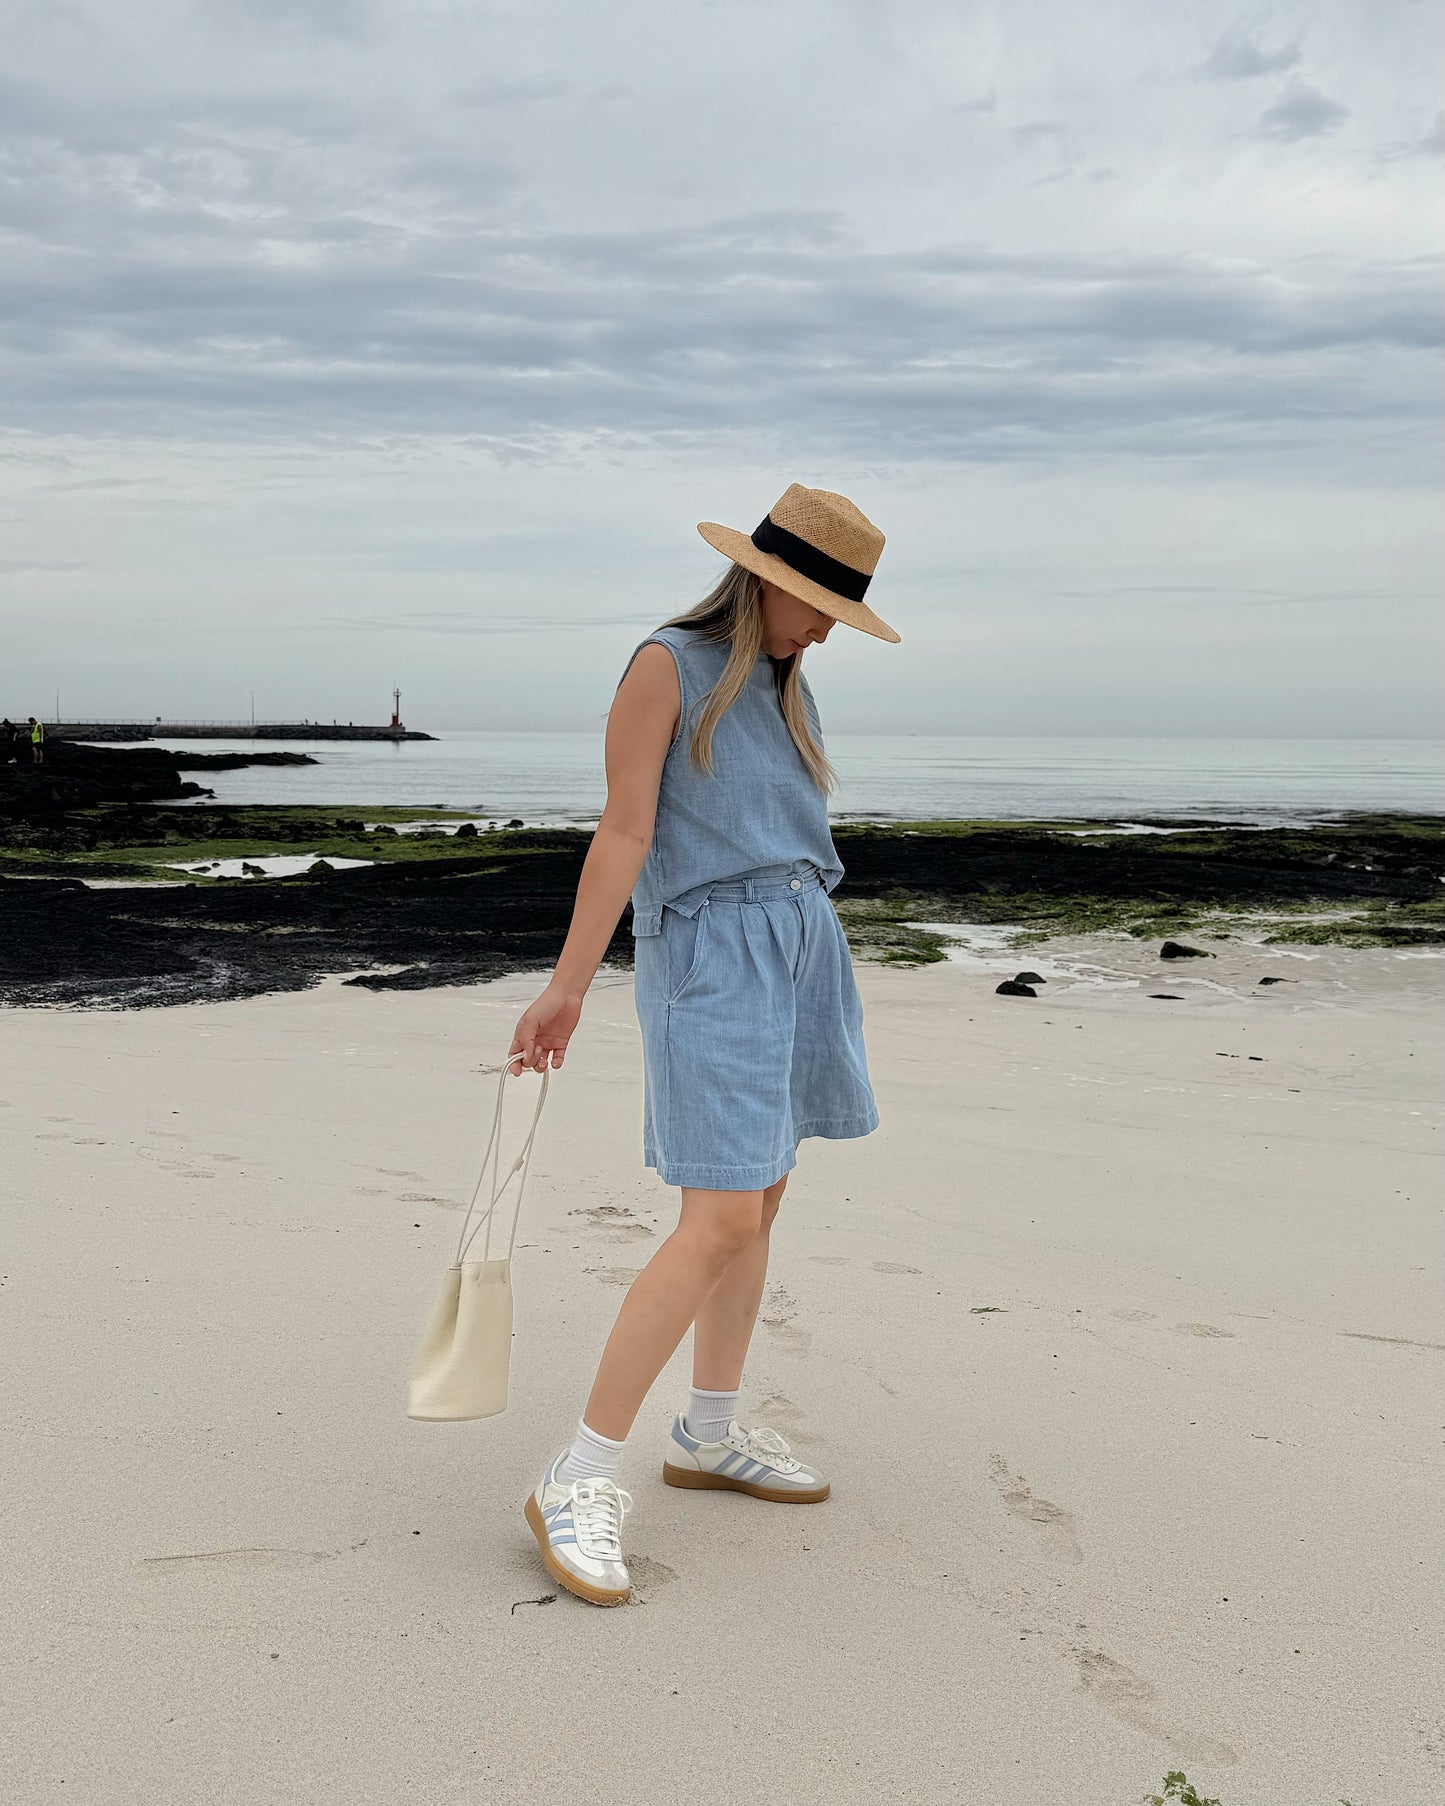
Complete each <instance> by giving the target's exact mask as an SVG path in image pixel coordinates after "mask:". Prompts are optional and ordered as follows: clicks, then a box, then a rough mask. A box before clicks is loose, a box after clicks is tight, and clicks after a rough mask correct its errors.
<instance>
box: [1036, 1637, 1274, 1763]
mask: <svg viewBox="0 0 1445 1806" xmlns="http://www.w3.org/2000/svg"><path fill="white" fill-rule="evenodd" d="M1067 1653H1068V1654H1069V1656H1070V1657H1071V1658H1072V1659H1073V1661H1074V1662H1076V1663H1077V1664H1078V1669H1079V1682H1080V1685H1081V1687H1082V1689H1083V1691H1084V1692H1085V1693H1087V1694H1088V1696H1089V1698H1090V1699H1094V1700H1097V1701H1098V1703H1099V1704H1100V1705H1101V1706H1102V1707H1103V1708H1104V1710H1105V1711H1106V1712H1111V1713H1112V1714H1113V1715H1114V1717H1115V1718H1118V1719H1121V1720H1122V1721H1123V1723H1125V1724H1127V1725H1132V1726H1133V1728H1134V1729H1135V1730H1136V1731H1143V1732H1144V1733H1145V1735H1146V1736H1149V1737H1157V1738H1158V1739H1159V1741H1160V1742H1161V1743H1162V1744H1164V1745H1165V1747H1166V1748H1167V1749H1170V1750H1172V1751H1173V1752H1174V1754H1175V1755H1176V1756H1178V1757H1179V1758H1180V1759H1181V1761H1184V1762H1191V1763H1192V1762H1217V1763H1219V1764H1220V1765H1221V1766H1223V1765H1225V1764H1227V1763H1232V1762H1238V1760H1239V1757H1238V1755H1237V1754H1236V1753H1235V1751H1234V1750H1233V1749H1232V1748H1231V1747H1230V1745H1229V1744H1227V1743H1223V1742H1221V1741H1220V1740H1219V1738H1217V1737H1210V1736H1207V1735H1205V1734H1204V1733H1203V1732H1200V1731H1196V1730H1194V1729H1192V1728H1191V1727H1189V1726H1188V1725H1181V1724H1177V1723H1175V1721H1174V1714H1173V1713H1172V1712H1170V1710H1169V1709H1168V1706H1167V1705H1166V1703H1165V1702H1164V1701H1163V1700H1161V1699H1160V1697H1159V1695H1158V1692H1157V1691H1156V1690H1155V1689H1154V1688H1153V1687H1152V1686H1151V1685H1150V1684H1149V1682H1148V1681H1146V1680H1144V1679H1143V1678H1142V1676H1140V1675H1137V1674H1135V1672H1134V1670H1133V1669H1132V1668H1126V1667H1125V1666H1124V1664H1123V1663H1122V1662H1116V1661H1115V1660H1114V1658H1113V1657H1112V1656H1107V1655H1105V1654H1104V1653H1103V1651H1102V1650H1098V1649H1070V1650H1069V1651H1068V1652H1067Z"/></svg>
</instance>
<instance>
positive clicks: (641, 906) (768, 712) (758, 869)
mask: <svg viewBox="0 0 1445 1806" xmlns="http://www.w3.org/2000/svg"><path fill="white" fill-rule="evenodd" d="M654 642H656V643H658V644H660V645H663V646H666V647H667V649H668V651H669V652H671V654H672V656H673V661H674V663H675V664H676V665H677V681H678V684H679V686H680V688H681V691H682V711H681V716H680V718H679V722H678V730H677V735H676V738H675V739H674V740H673V742H672V745H671V746H670V747H669V748H668V753H667V758H666V759H665V761H664V762H663V767H662V783H661V787H660V788H659V791H658V797H657V821H656V825H655V827H654V829H653V834H652V844H651V846H650V847H649V848H648V849H647V858H646V860H645V862H644V863H643V867H642V871H641V873H640V874H639V876H638V880H637V883H636V885H635V887H634V889H633V892H632V932H633V934H634V935H644V934H660V933H661V932H662V912H663V909H664V907H666V908H668V909H675V910H677V911H679V912H680V913H681V914H682V915H685V916H692V915H696V914H697V911H698V910H699V908H700V907H701V906H702V904H703V903H704V902H705V901H706V900H707V895H708V892H709V891H710V890H711V888H712V886H713V885H714V884H719V883H723V882H724V881H726V880H727V879H729V878H737V877H739V876H741V875H743V874H747V875H749V876H758V877H763V876H767V877H783V878H786V877H787V876H788V875H789V874H790V873H791V872H792V871H794V870H795V869H801V867H802V866H803V865H804V864H811V865H813V866H815V867H816V868H817V870H818V874H819V876H820V877H821V879H822V881H823V885H824V887H825V889H827V890H829V891H831V890H833V889H835V888H836V886H837V884H838V882H839V880H840V879H841V878H842V876H843V867H842V865H841V863H840V862H839V859H838V850H837V848H836V847H835V846H834V845H833V836H832V834H831V833H830V832H829V829H828V805H827V799H826V797H825V796H824V794H823V792H822V791H821V790H820V789H819V788H818V786H817V785H816V784H815V783H814V782H813V777H812V774H811V772H809V770H808V768H807V766H806V765H805V764H804V763H803V759H802V755H801V754H800V753H799V751H798V749H797V746H796V745H795V744H794V742H793V736H792V735H791V734H790V733H789V732H788V724H787V722H786V721H784V719H783V711H782V709H781V707H780V706H779V703H778V693H777V690H776V688H775V687H774V684H773V661H772V660H771V659H770V658H769V657H768V655H767V654H766V653H759V655H758V662H757V664H756V665H754V667H753V670H752V673H751V675H750V676H749V678H748V681H747V684H746V685H745V687H744V688H743V690H742V693H741V694H740V695H739V697H738V699H737V701H736V702H735V703H734V704H733V706H732V707H731V708H730V709H729V710H728V711H727V713H726V714H725V715H723V716H722V718H721V719H720V720H719V721H718V723H717V726H716V727H715V729H714V730H713V737H712V767H713V775H712V776H711V777H709V776H708V775H707V774H706V773H705V772H702V771H698V770H696V769H695V768H694V767H693V766H692V764H691V763H690V761H689V758H688V754H689V750H690V748H691V745H692V728H693V725H694V723H695V721H696V719H697V717H698V716H699V715H700V714H701V713H702V706H703V703H704V700H705V698H706V696H707V693H708V691H709V690H710V689H711V688H712V686H713V685H714V683H716V682H717V680H718V678H719V677H720V676H721V675H722V670H723V667H724V666H725V665H726V664H727V661H728V654H729V652H730V650H731V648H730V645H729V643H728V642H727V641H725V640H722V641H719V640H709V639H706V638H704V637H703V636H702V635H701V634H699V633H697V632H695V631H693V630H692V629H691V628H687V627H660V628H659V629H658V630H657V632H656V633H653V634H649V635H648V637H647V638H646V639H645V640H643V641H642V642H641V644H640V645H639V646H638V647H637V648H636V649H635V650H634V651H633V654H632V658H630V659H629V660H628V661H627V669H628V670H631V668H632V659H635V658H636V657H637V654H638V653H639V652H640V651H641V650H642V647H643V646H650V645H652V644H653V643H654ZM626 675H627V672H626V671H624V672H623V676H624V677H625V676H626ZM618 681H619V682H620V681H621V680H620V679H619V680H618ZM802 690H803V701H804V705H805V707H806V709H807V714H808V721H809V725H810V726H811V727H812V730H813V738H814V739H815V740H816V741H817V742H818V744H819V745H820V746H821V745H822V744H823V736H822V732H821V729H820V727H819V722H818V709H817V704H816V703H815V702H814V701H813V692H812V691H811V689H809V687H808V680H807V678H806V677H805V678H804V679H803V680H802Z"/></svg>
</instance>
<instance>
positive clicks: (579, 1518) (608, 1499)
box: [572, 1480, 632, 1561]
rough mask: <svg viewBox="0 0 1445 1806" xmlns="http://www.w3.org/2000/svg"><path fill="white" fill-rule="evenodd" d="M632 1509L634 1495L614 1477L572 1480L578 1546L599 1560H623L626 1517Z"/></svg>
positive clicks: (574, 1522) (573, 1517) (584, 1552)
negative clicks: (626, 1490) (623, 1534)
mask: <svg viewBox="0 0 1445 1806" xmlns="http://www.w3.org/2000/svg"><path fill="white" fill-rule="evenodd" d="M631 1509H632V1494H631V1493H630V1492H624V1491H623V1490H622V1488H621V1487H620V1486H618V1485H617V1483H616V1482H615V1481H613V1480H574V1481H573V1482H572V1522H573V1524H574V1525H575V1526H576V1528H577V1546H578V1548H579V1549H581V1551H582V1553H583V1554H584V1555H590V1556H592V1557H593V1559H594V1560H596V1561H621V1560H622V1520H623V1518H624V1517H626V1515H627V1513H628V1512H629V1511H631Z"/></svg>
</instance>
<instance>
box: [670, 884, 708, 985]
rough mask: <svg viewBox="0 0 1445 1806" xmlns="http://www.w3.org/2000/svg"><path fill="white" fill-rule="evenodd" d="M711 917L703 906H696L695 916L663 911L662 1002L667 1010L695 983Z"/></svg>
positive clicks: (671, 910) (705, 905) (700, 966)
mask: <svg viewBox="0 0 1445 1806" xmlns="http://www.w3.org/2000/svg"><path fill="white" fill-rule="evenodd" d="M711 913H712V912H711V910H710V909H709V907H708V905H707V904H706V903H703V904H700V905H699V906H698V910H697V914H696V915H691V916H685V915H680V914H679V913H678V911H677V910H675V909H667V908H664V910H663V915H662V920H663V935H664V937H665V942H666V946H667V964H666V971H667V995H666V997H665V998H664V1000H663V1001H664V1002H665V1003H667V1004H668V1006H669V1007H671V1005H673V1004H674V1003H677V1002H679V1001H680V1000H681V999H682V998H683V997H684V996H686V994H687V992H688V991H690V990H691V989H692V987H693V985H694V984H695V983H696V982H697V975H698V973H699V972H700V971H701V970H702V962H703V955H704V952H705V950H706V946H707V922H708V917H709V915H710V914H711Z"/></svg>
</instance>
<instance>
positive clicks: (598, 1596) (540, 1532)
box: [523, 1492, 632, 1605]
mask: <svg viewBox="0 0 1445 1806" xmlns="http://www.w3.org/2000/svg"><path fill="white" fill-rule="evenodd" d="M523 1509H524V1511H525V1512H526V1515H527V1522H528V1523H529V1524H530V1525H531V1527H532V1535H533V1536H535V1537H536V1539H537V1547H538V1548H539V1549H540V1550H541V1551H542V1561H543V1563H544V1565H545V1566H546V1569H547V1572H548V1573H549V1574H550V1575H551V1576H552V1578H553V1580H555V1581H556V1582H557V1585H558V1586H560V1587H566V1589H567V1591H568V1592H569V1593H575V1594H576V1595H577V1597H578V1598H579V1599H585V1600H586V1601H587V1603H588V1604H589V1605H626V1604H627V1601H628V1600H629V1599H630V1598H631V1597H632V1592H631V1589H630V1588H629V1590H628V1591H627V1592H625V1593H609V1592H607V1591H606V1590H605V1589H604V1588H603V1587H593V1586H588V1584H587V1582H586V1581H585V1580H580V1579H579V1578H578V1577H577V1575H575V1574H569V1573H568V1572H567V1570H566V1569H565V1568H564V1567H563V1566H562V1564H561V1562H559V1561H558V1560H557V1557H556V1556H555V1555H554V1554H553V1553H552V1551H551V1548H550V1547H549V1546H548V1543H547V1526H546V1525H545V1524H544V1523H543V1522H542V1513H541V1511H540V1509H539V1508H538V1505H537V1495H536V1493H531V1492H529V1493H528V1494H527V1503H526V1505H525V1506H524V1507H523Z"/></svg>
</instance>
